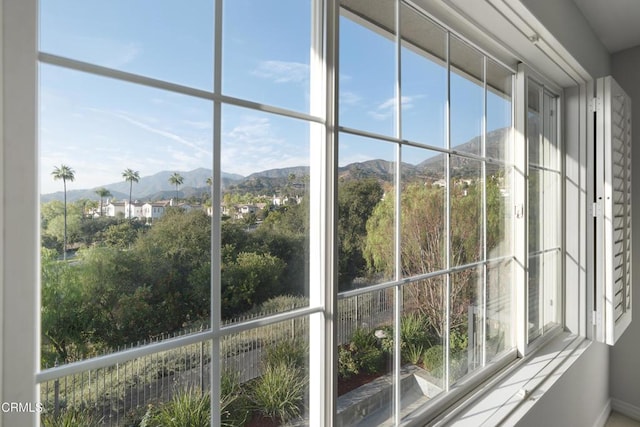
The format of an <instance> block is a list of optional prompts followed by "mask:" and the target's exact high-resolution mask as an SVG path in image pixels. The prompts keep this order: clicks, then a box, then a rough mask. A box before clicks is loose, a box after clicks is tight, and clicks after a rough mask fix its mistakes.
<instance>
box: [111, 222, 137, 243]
mask: <svg viewBox="0 0 640 427" xmlns="http://www.w3.org/2000/svg"><path fill="white" fill-rule="evenodd" d="M141 227H142V225H141V224H140V223H139V222H138V221H133V222H132V221H127V222H121V223H120V224H113V225H110V226H109V227H107V229H106V230H105V231H104V233H103V238H104V243H105V244H106V245H108V246H112V247H114V248H118V249H129V248H130V247H131V245H133V244H134V243H135V241H136V239H137V238H138V233H140V229H141Z"/></svg>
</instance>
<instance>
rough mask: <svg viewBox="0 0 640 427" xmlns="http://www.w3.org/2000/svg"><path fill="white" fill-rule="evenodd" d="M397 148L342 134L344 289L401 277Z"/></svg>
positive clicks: (340, 259) (340, 221)
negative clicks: (398, 265)
mask: <svg viewBox="0 0 640 427" xmlns="http://www.w3.org/2000/svg"><path fill="white" fill-rule="evenodd" d="M395 148H396V146H395V144H390V143H388V142H383V141H378V140H375V139H371V138H364V137H358V136H353V135H349V134H345V133H343V134H340V148H339V165H340V167H339V169H338V175H339V178H338V278H339V283H340V290H346V289H350V288H357V287H362V286H367V285H371V284H376V283H381V282H385V281H388V280H392V279H393V278H394V277H395V255H394V254H395V243H394V242H395V239H396V235H395V219H394V218H395V215H396V213H395V190H394V187H393V185H394V175H395V160H394V159H395Z"/></svg>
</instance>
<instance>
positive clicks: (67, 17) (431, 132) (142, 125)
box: [40, 0, 509, 193]
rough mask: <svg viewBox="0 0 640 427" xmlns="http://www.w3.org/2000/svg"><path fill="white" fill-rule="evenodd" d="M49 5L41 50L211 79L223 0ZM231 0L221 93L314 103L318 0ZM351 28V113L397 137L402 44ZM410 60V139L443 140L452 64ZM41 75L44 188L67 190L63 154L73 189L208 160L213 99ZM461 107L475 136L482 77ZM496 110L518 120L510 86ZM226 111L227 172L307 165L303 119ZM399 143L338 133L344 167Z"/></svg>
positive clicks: (455, 105)
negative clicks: (313, 1) (56, 177)
mask: <svg viewBox="0 0 640 427" xmlns="http://www.w3.org/2000/svg"><path fill="white" fill-rule="evenodd" d="M40 3H41V17H40V36H41V39H40V49H41V50H42V51H43V52H47V53H53V54H56V55H60V56H65V57H69V58H72V59H78V60H81V61H86V62H91V63H95V64H98V65H102V66H106V67H111V68H115V69H118V70H124V71H127V72H132V73H138V74H141V75H145V76H149V77H153V78H157V79H163V80H167V81H170V82H173V83H179V84H182V85H187V86H192V87H195V88H198V89H204V90H207V91H211V90H213V82H214V78H213V72H214V70H213V46H214V43H213V34H214V31H213V19H212V17H213V5H212V3H213V2H212V1H208V0H207V1H203V0H191V1H189V2H181V1H175V0H174V1H169V0H162V1H159V0H154V1H153V2H152V1H151V0H146V1H144V0H110V1H104V2H97V1H79V0H74V1H71V0H41V2H40ZM151 5H153V7H151ZM224 6H225V7H224V27H223V38H222V43H223V64H224V65H223V70H222V90H223V93H224V94H226V95H230V96H234V97H238V98H245V99H248V100H250V101H254V102H259V103H264V104H269V105H274V106H278V107H284V108H287V109H291V110H296V111H301V112H305V113H307V112H308V111H309V91H310V87H309V86H310V82H309V46H310V42H311V41H310V34H309V30H308V23H309V21H310V19H311V18H310V2H307V1H302V0H260V1H250V0H233V1H226V2H225V5H224ZM341 37H342V39H343V42H342V44H341V55H340V62H341V70H340V89H341V92H340V121H341V124H342V125H344V126H348V127H354V128H358V129H362V130H365V131H369V132H377V133H381V134H385V135H393V134H394V127H393V126H394V125H393V123H394V108H395V107H394V105H395V99H394V81H395V69H394V65H393V61H394V46H393V43H392V42H391V41H390V40H388V39H385V38H383V37H381V36H379V35H377V34H375V33H373V32H371V31H369V30H366V29H364V28H362V27H360V26H359V25H357V24H354V23H353V22H351V21H349V20H347V19H346V18H342V19H341ZM402 67H403V75H402V81H403V96H402V112H403V129H402V131H403V136H404V137H405V138H409V139H412V140H416V141H418V142H424V143H430V144H433V145H437V146H442V145H443V143H444V108H445V107H444V105H445V104H444V100H445V99H446V96H445V95H446V93H445V92H444V88H443V83H445V82H446V75H445V73H444V70H443V68H442V67H441V66H440V65H437V64H435V63H433V62H431V61H429V60H427V59H425V58H423V57H421V56H419V55H416V54H414V53H411V52H410V51H408V50H406V49H405V50H403V64H402ZM40 82H41V83H40V162H41V191H42V193H49V192H54V191H59V190H60V189H61V184H60V183H59V182H55V181H53V180H52V178H51V175H50V174H51V171H52V170H53V167H54V166H56V165H60V164H62V163H64V164H66V165H69V166H71V167H72V168H73V169H74V170H75V171H76V180H75V182H73V183H70V184H69V188H70V189H74V188H76V189H80V188H92V187H95V186H98V185H102V184H109V183H112V182H118V181H121V180H122V178H121V173H122V171H123V170H124V169H125V168H132V169H134V170H138V171H140V174H141V176H146V175H151V174H154V173H156V172H158V171H161V170H172V171H173V170H175V171H187V170H192V169H195V168H198V167H206V168H210V167H211V163H212V148H211V144H212V139H213V119H212V117H213V107H212V104H211V102H209V101H206V100H202V99H196V98H192V97H188V96H185V95H180V94H176V93H171V92H167V91H162V90H158V89H153V88H148V87H142V86H138V85H134V84H130V83H126V82H120V81H116V80H112V79H106V78H101V77H95V76H92V75H89V74H85V73H80V72H76V71H71V70H65V69H62V68H59V67H55V66H50V65H42V66H41V68H40ZM451 108H452V118H453V121H452V141H453V142H454V143H462V142H465V141H467V140H469V139H470V138H472V137H474V136H476V135H478V132H479V129H480V123H479V120H480V118H481V116H482V91H481V90H480V87H479V86H477V85H475V84H473V83H470V82H467V81H465V80H464V79H461V78H457V79H454V80H452V106H451ZM489 112H490V113H491V114H489V123H488V129H489V130H491V129H495V128H499V127H503V126H505V125H506V124H507V123H508V120H509V119H508V117H509V115H508V107H507V105H506V103H504V102H503V101H502V100H500V98H499V97H497V96H491V97H489ZM222 114H223V117H222V129H221V132H222V141H223V146H222V158H221V162H222V168H223V170H224V171H225V172H230V173H238V174H242V175H248V174H250V173H252V172H256V171H259V170H264V169H270V168H279V167H288V166H299V165H308V164H309V146H308V145H309V126H308V124H306V123H305V122H304V121H301V120H296V119H290V118H286V117H281V116H277V115H274V114H268V113H264V112H259V111H253V110H249V109H245V108H240V107H234V106H225V107H224V108H223V113H222ZM460 123H464V125H460ZM393 153H394V150H393V145H392V144H389V143H382V142H373V141H371V140H369V139H362V138H356V137H351V136H348V135H343V136H342V137H341V140H340V162H341V164H346V163H351V162H354V161H364V160H369V159H374V158H385V159H387V160H393ZM407 154H408V155H407V156H405V158H404V159H403V160H404V161H409V162H412V163H418V162H420V161H422V160H424V157H425V156H428V155H430V154H431V153H429V152H427V151H425V152H424V153H421V152H420V150H408V151H407ZM421 154H424V155H421ZM407 157H410V158H407Z"/></svg>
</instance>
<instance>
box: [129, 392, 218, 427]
mask: <svg viewBox="0 0 640 427" xmlns="http://www.w3.org/2000/svg"><path fill="white" fill-rule="evenodd" d="M210 403H211V397H210V395H209V394H208V393H202V392H201V391H199V390H197V389H190V390H187V391H183V392H180V393H178V394H176V395H175V396H174V397H173V398H172V399H171V401H169V402H168V403H165V404H163V405H161V406H160V407H158V408H155V407H153V406H150V407H149V410H148V411H147V413H146V414H145V416H144V417H143V419H142V422H141V423H140V427H161V426H162V427H208V426H209V425H210V424H211V422H210V418H211V408H210Z"/></svg>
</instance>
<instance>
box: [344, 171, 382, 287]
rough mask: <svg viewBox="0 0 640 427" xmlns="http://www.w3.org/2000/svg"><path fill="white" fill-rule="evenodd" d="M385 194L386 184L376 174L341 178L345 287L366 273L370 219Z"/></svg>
mask: <svg viewBox="0 0 640 427" xmlns="http://www.w3.org/2000/svg"><path fill="white" fill-rule="evenodd" d="M383 194H384V192H383V189H382V186H381V185H380V183H379V182H378V181H376V180H375V179H373V178H370V179H358V180H348V181H345V180H340V182H339V184H338V280H339V283H340V287H341V290H344V289H345V288H347V287H348V286H349V285H350V284H351V282H352V280H353V279H354V278H356V277H358V276H362V275H364V273H365V268H366V262H365V260H364V256H363V249H364V243H365V239H366V235H367V229H366V228H367V220H368V219H369V217H370V216H371V214H372V213H373V209H374V208H375V207H376V205H377V204H378V202H380V200H381V199H382V196H383Z"/></svg>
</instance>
